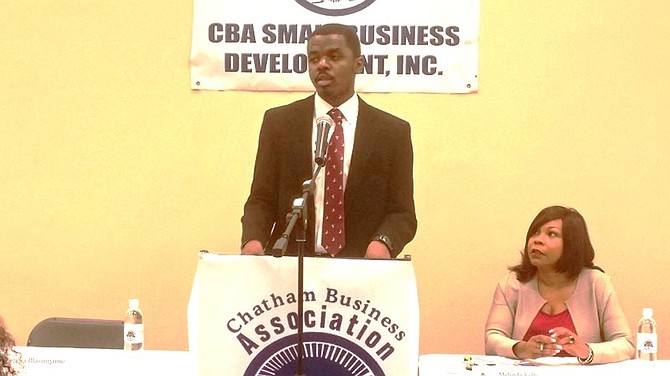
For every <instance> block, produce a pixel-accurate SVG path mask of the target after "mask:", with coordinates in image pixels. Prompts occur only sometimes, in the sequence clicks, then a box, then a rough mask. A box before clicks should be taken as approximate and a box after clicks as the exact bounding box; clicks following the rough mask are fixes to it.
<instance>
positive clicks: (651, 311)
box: [642, 308, 654, 317]
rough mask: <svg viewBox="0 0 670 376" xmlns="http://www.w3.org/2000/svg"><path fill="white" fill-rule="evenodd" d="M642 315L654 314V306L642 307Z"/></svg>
mask: <svg viewBox="0 0 670 376" xmlns="http://www.w3.org/2000/svg"><path fill="white" fill-rule="evenodd" d="M642 316H643V317H652V316H654V309H653V308H642Z"/></svg>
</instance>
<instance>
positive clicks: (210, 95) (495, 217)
mask: <svg viewBox="0 0 670 376" xmlns="http://www.w3.org/2000/svg"><path fill="white" fill-rule="evenodd" d="M2 1H3V3H5V4H4V5H5V6H3V17H2V18H3V21H2V22H1V23H0V35H2V38H0V66H1V67H2V73H1V74H0V124H1V126H2V128H1V131H0V140H1V141H0V224H1V226H0V251H1V252H2V253H1V254H2V259H1V261H0V269H1V272H2V281H3V282H2V284H3V288H2V289H1V292H0V314H1V315H3V316H4V317H5V319H6V322H7V324H8V325H9V327H10V330H11V331H12V332H13V333H14V334H15V336H16V337H17V340H18V342H19V343H22V344H23V343H25V341H26V339H27V337H28V334H29V332H30V329H31V328H32V327H33V326H34V325H35V324H36V323H37V322H39V321H40V320H42V319H43V318H46V317H49V316H78V317H102V318H120V317H121V316H122V314H123V311H124V310H125V308H126V305H127V299H128V298H130V297H138V298H140V300H141V305H142V308H143V309H144V311H145V316H146V323H147V324H146V330H147V347H148V348H150V349H186V348H187V346H188V345H187V330H186V305H187V301H188V297H189V293H190V287H191V281H192V278H193V274H194V271H195V264H196V260H197V251H198V250H200V249H209V250H210V251H213V252H219V253H236V252H237V249H238V239H239V232H240V224H239V217H240V215H241V211H242V205H243V202H244V200H245V198H246V194H247V192H248V187H249V183H250V178H251V173H252V166H253V161H254V154H255V148H256V140H257V136H258V129H259V125H260V121H261V117H262V114H263V111H264V110H265V109H266V108H268V107H271V106H275V105H279V104H283V103H286V102H289V101H291V100H293V99H296V98H300V97H303V96H304V95H305V94H304V93H298V94H283V93H239V92H193V91H191V90H190V89H189V67H188V59H189V48H190V35H191V30H190V27H191V17H192V10H191V7H192V3H191V1H179V2H168V3H166V2H163V1H156V0H149V1H142V2H137V1H129V0H118V1H112V2H109V1H93V0H89V1H83V0H80V1H75V0H69V1H57V2H56V1H44V0H40V1H36V0H24V1H12V2H10V1H8V0H2ZM668 14H670V3H668V2H666V1H642V2H632V1H611V0H610V1H605V0H592V1H585V2H583V1H578V2H556V1H548V0H540V1H534V2H529V1H519V0H506V1H502V0H500V1H493V0H482V6H481V48H480V51H481V57H480V93H478V94H474V95H414V94H392V95H380V94H377V95H364V98H365V99H366V100H368V101H369V102H370V103H372V104H374V105H377V106H379V107H382V108H385V109H388V110H391V111H392V112H394V113H396V114H398V115H400V116H402V117H404V118H406V119H408V120H409V121H410V122H411V123H412V126H413V140H414V147H415V182H416V204H417V215H418V218H419V230H418V233H417V236H416V239H415V240H414V241H413V242H412V243H411V244H410V245H409V246H408V247H407V249H406V253H409V254H412V255H413V259H414V263H415V267H416V275H417V279H418V280H417V283H418V288H419V296H420V303H421V353H444V352H448V353H454V352H456V353H481V352H482V351H483V328H484V321H485V319H486V315H487V312H488V308H489V303H490V299H491V296H492V293H493V289H494V285H495V283H496V281H497V280H498V278H499V277H501V276H502V275H503V274H504V273H505V270H506V267H507V266H508V265H511V264H513V263H515V262H516V261H517V258H518V255H517V252H518V249H519V248H520V247H521V246H522V243H523V238H524V234H525V231H526V228H527V226H528V223H529V222H530V220H531V219H532V217H533V216H534V215H535V214H536V213H537V211H539V210H540V209H541V208H543V207H544V206H547V205H550V204H556V203H559V204H565V205H570V206H574V207H576V208H578V209H579V210H580V211H581V212H582V213H583V214H584V216H585V217H586V219H587V221H588V223H589V227H590V230H591V234H592V237H593V242H594V244H595V247H596V252H597V255H596V262H597V264H599V265H601V266H602V267H604V268H605V270H606V271H607V272H608V273H609V274H611V275H612V277H613V278H614V283H615V286H616V287H617V288H618V290H619V294H620V296H621V299H622V300H623V303H624V306H625V311H626V314H627V316H628V318H629V321H630V323H631V326H634V325H635V323H636V322H637V319H638V318H639V315H640V312H641V309H642V307H644V306H651V307H653V308H654V309H655V312H656V316H657V319H658V321H659V323H660V328H661V357H664V358H666V359H667V358H670V306H669V305H668V304H667V302H668V293H667V288H668V286H669V284H670V283H669V282H668V278H667V273H666V272H667V268H668V264H670V256H668V251H670V249H669V248H668V240H667V234H668V225H667V220H668V217H667V213H669V212H670V199H668V192H670V171H669V170H670V169H669V168H668V163H669V162H670V151H669V150H670V130H669V128H670V124H669V121H668V119H670V106H669V105H668V103H670V73H669V71H670V70H669V69H668V66H670V49H669V48H668V40H670V28H669V27H668V23H667V22H668V21H667V19H668ZM250 278H252V277H251V276H250Z"/></svg>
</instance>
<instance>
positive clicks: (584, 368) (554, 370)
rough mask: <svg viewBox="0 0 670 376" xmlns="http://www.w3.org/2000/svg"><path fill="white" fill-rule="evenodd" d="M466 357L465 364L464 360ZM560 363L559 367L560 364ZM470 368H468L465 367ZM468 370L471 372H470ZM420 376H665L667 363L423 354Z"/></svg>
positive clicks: (669, 364)
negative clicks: (541, 360)
mask: <svg viewBox="0 0 670 376" xmlns="http://www.w3.org/2000/svg"><path fill="white" fill-rule="evenodd" d="M466 357H467V359H468V360H466ZM559 361H560V363H559ZM467 366H470V367H467ZM468 368H471V370H469V369H468ZM419 375H420V376H447V375H448V376H493V375H495V376H501V375H511V376H545V375H546V376H553V375H556V376H558V375H561V376H563V375H570V376H582V375H583V376H599V375H603V376H605V375H607V376H610V375H622V376H629V375H630V376H647V375H650V376H661V375H663V376H668V375H670V361H668V360H658V361H656V362H654V363H653V364H648V363H642V362H640V361H637V360H628V361H625V362H621V363H611V364H601V365H580V364H578V363H577V362H576V361H575V358H564V359H560V358H557V359H546V361H545V362H544V364H543V365H534V364H529V363H528V362H519V361H517V360H514V359H507V358H501V357H495V356H483V355H455V354H425V355H421V356H420V357H419Z"/></svg>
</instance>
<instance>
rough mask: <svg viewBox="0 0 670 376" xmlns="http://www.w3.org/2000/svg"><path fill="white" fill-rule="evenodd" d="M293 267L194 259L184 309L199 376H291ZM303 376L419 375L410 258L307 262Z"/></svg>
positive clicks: (289, 262) (262, 259)
mask: <svg viewBox="0 0 670 376" xmlns="http://www.w3.org/2000/svg"><path fill="white" fill-rule="evenodd" d="M297 269H298V259H297V258H296V257H281V258H275V257H272V256H242V255H214V254H201V258H200V260H199V262H198V267H197V271H196V275H195V279H194V283H193V289H192V291H191V298H190V301H189V306H188V336H189V351H190V352H191V354H193V356H194V358H195V359H196V363H197V368H198V375H199V376H219V375H242V376H270V375H272V376H294V375H295V374H296V371H297V368H296V367H297V359H298V357H297V354H298V353H297V349H298V347H297V334H296V333H297V329H298V327H299V325H298V313H297V312H298V309H297V301H298V296H299V294H298V287H297V286H298V285H297V280H298V278H297V275H298V272H297ZM303 291H304V293H303V297H304V299H303V301H304V303H303V304H304V306H303V315H302V316H303V320H304V321H303V329H304V330H303V336H302V339H303V340H302V342H303V346H302V348H303V354H304V355H303V359H304V361H303V363H304V369H303V371H305V374H307V375H360V376H384V375H389V376H395V375H416V374H417V371H418V359H419V308H418V297H417V293H416V281H415V277H414V268H413V266H412V262H411V261H407V260H367V259H327V258H311V257H310V258H305V260H304V288H303Z"/></svg>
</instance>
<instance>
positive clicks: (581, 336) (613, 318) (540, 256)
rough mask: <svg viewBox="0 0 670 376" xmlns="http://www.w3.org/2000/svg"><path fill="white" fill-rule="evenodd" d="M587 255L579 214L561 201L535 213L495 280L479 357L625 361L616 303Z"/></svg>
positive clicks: (628, 351)
mask: <svg viewBox="0 0 670 376" xmlns="http://www.w3.org/2000/svg"><path fill="white" fill-rule="evenodd" d="M594 256H595V251H594V250H593V246H592V245H591V240H590V239H589V234H588V230H587V228H586V222H585V221H584V218H583V217H582V216H581V214H579V213H578V212H577V211H576V210H574V209H570V208H565V207H562V206H550V207H548V208H545V209H543V210H542V211H540V213H539V214H538V215H537V216H536V217H535V219H534V220H533V222H532V223H531V225H530V227H529V229H528V233H527V234H526V246H525V247H524V252H523V255H522V258H521V263H520V264H519V265H516V266H513V267H511V268H509V269H510V273H509V274H508V275H507V276H505V277H504V278H503V279H502V280H500V282H498V285H497V288H496V291H495V294H494V296H493V303H492V304H491V310H490V311H489V316H488V319H487V321H486V339H485V347H486V354H487V355H499V356H505V357H508V358H519V359H534V358H539V357H546V356H555V355H557V356H575V357H577V359H578V360H579V362H580V363H583V364H589V363H594V364H597V363H609V362H617V361H622V360H626V359H631V358H633V357H634V355H635V347H634V345H633V339H632V337H631V332H630V327H629V326H628V322H627V321H626V317H625V315H624V312H623V309H622V308H621V303H620V302H619V298H618V296H617V294H616V292H615V291H614V287H613V286H612V282H611V280H610V277H609V276H608V275H607V274H605V273H604V272H603V270H602V269H600V268H599V267H597V266H595V265H594V264H593V258H594Z"/></svg>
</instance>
